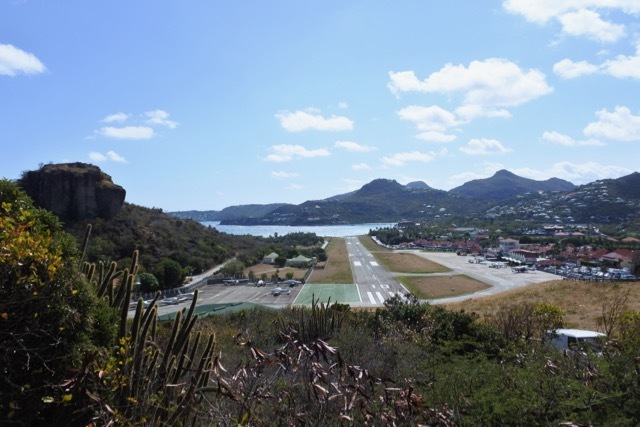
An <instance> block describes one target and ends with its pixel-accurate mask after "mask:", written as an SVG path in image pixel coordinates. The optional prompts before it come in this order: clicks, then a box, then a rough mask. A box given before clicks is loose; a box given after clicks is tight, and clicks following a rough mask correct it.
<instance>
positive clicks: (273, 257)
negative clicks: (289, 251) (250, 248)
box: [262, 252, 279, 264]
mask: <svg viewBox="0 0 640 427" xmlns="http://www.w3.org/2000/svg"><path fill="white" fill-rule="evenodd" d="M278 256H279V255H278V254H277V253H275V252H271V253H270V254H269V255H266V256H265V257H264V258H262V263H263V264H275V263H276V259H277V258H278Z"/></svg>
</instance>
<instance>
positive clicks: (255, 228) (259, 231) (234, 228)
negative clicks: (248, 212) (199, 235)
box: [201, 221, 396, 237]
mask: <svg viewBox="0 0 640 427" xmlns="http://www.w3.org/2000/svg"><path fill="white" fill-rule="evenodd" d="M201 224H202V225H205V226H210V227H214V228H216V229H217V230H218V231H220V232H223V233H228V234H235V235H247V234H248V235H251V236H261V237H270V236H275V235H276V233H277V235H278V236H284V235H285V234H289V233H297V232H303V233H316V235H318V236H323V237H348V236H362V235H366V234H369V230H375V229H377V228H388V227H394V226H395V225H396V223H395V222H388V223H368V224H348V225H291V226H289V225H220V222H219V221H202V222H201Z"/></svg>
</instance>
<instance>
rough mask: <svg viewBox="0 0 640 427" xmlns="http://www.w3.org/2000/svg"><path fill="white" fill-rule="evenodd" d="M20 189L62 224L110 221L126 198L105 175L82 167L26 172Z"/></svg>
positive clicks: (53, 166)
mask: <svg viewBox="0 0 640 427" xmlns="http://www.w3.org/2000/svg"><path fill="white" fill-rule="evenodd" d="M20 185H21V186H22V188H23V189H24V191H25V192H26V193H27V194H28V195H29V196H30V197H31V198H32V199H33V201H34V202H35V203H36V204H37V205H39V206H41V207H43V208H45V209H48V210H50V211H51V212H53V213H54V214H56V215H57V216H58V217H60V219H62V220H63V221H79V220H83V219H91V218H105V219H109V218H113V217H114V216H115V215H116V214H117V213H118V211H119V210H120V208H121V207H122V205H123V204H124V198H125V195H126V191H125V190H124V188H122V187H121V186H119V185H116V184H114V183H113V181H112V180H111V177H110V176H109V175H107V174H106V173H104V172H102V171H101V170H100V168H99V167H97V166H94V165H90V164H86V163H63V164H50V165H45V166H43V167H41V168H40V169H39V170H37V171H29V172H26V173H25V174H24V175H23V177H22V179H21V180H20Z"/></svg>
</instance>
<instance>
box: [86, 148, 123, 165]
mask: <svg viewBox="0 0 640 427" xmlns="http://www.w3.org/2000/svg"><path fill="white" fill-rule="evenodd" d="M89 159H91V161H94V162H97V163H101V162H107V161H111V162H117V163H127V160H126V159H125V158H124V157H122V156H121V155H119V154H118V153H116V152H115V151H107V154H106V155H105V154H102V153H98V152H97V151H92V152H91V153H89Z"/></svg>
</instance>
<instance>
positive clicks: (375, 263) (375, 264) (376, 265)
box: [369, 261, 378, 267]
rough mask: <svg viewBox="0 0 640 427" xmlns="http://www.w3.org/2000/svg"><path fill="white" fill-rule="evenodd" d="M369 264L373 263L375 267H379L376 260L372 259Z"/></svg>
mask: <svg viewBox="0 0 640 427" xmlns="http://www.w3.org/2000/svg"><path fill="white" fill-rule="evenodd" d="M369 264H371V265H372V266H374V267H378V263H377V262H375V261H370V262H369Z"/></svg>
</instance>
